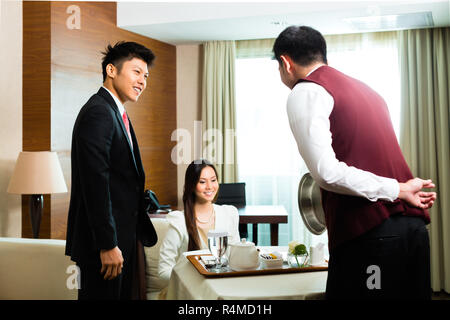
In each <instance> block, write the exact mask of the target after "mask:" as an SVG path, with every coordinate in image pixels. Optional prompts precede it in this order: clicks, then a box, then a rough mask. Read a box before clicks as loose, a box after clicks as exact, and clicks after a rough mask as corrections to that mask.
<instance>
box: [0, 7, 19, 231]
mask: <svg viewBox="0 0 450 320" xmlns="http://www.w3.org/2000/svg"><path fill="white" fill-rule="evenodd" d="M0 43H1V44H2V48H1V50H0V63H1V69H2V72H1V73H0V97H1V100H0V114H1V116H0V237H20V235H21V225H22V222H21V221H22V217H21V198H20V196H19V195H13V194H8V193H7V192H6V189H7V188H8V184H9V180H10V178H11V175H12V172H13V170H14V166H15V162H16V159H17V156H18V155H19V152H20V151H22V98H21V97H22V2H21V1H0Z"/></svg>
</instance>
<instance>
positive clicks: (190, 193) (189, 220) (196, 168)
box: [183, 159, 219, 251]
mask: <svg viewBox="0 0 450 320" xmlns="http://www.w3.org/2000/svg"><path fill="white" fill-rule="evenodd" d="M206 167H211V168H213V170H214V172H215V173H216V177H217V179H219V177H218V176H217V171H216V168H214V165H213V164H212V163H210V162H209V161H207V160H204V159H201V160H194V161H192V162H191V163H190V164H189V166H188V167H187V169H186V175H185V177H184V190H183V205H184V218H185V221H186V229H187V232H188V235H189V243H188V251H192V250H199V249H200V238H199V236H198V231H197V224H196V222H195V212H194V204H195V188H196V187H197V183H198V181H199V180H200V174H201V172H202V170H203V169H204V168H206ZM216 198H217V194H216ZM216 198H214V200H216Z"/></svg>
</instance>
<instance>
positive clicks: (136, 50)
mask: <svg viewBox="0 0 450 320" xmlns="http://www.w3.org/2000/svg"><path fill="white" fill-rule="evenodd" d="M102 54H103V60H102V72H103V81H105V80H106V66H107V65H108V64H110V63H111V64H113V65H114V66H115V67H117V69H118V70H119V72H120V69H121V68H122V63H123V62H124V61H129V60H131V59H133V58H138V59H141V60H142V61H144V62H145V63H147V66H148V67H150V66H151V65H152V63H153V60H154V59H155V55H154V54H153V52H152V51H151V50H150V49H148V48H147V47H144V46H143V45H141V44H139V43H136V42H125V41H119V42H117V43H116V44H115V45H114V46H113V47H112V46H111V45H110V44H109V45H108V47H106V50H105V52H102Z"/></svg>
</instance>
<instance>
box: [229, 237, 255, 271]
mask: <svg viewBox="0 0 450 320" xmlns="http://www.w3.org/2000/svg"><path fill="white" fill-rule="evenodd" d="M229 247H230V255H229V257H228V260H229V265H230V268H231V269H232V270H234V271H244V270H252V269H256V268H258V267H259V252H258V251H257V250H256V247H255V244H254V243H253V242H250V241H248V242H247V239H245V238H243V239H241V242H238V243H234V244H230V245H229Z"/></svg>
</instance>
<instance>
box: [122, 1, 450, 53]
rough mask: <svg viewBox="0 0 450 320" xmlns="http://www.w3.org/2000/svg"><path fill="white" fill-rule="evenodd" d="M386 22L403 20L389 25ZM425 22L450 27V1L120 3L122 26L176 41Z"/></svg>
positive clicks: (376, 28)
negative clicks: (292, 28) (305, 28)
mask: <svg viewBox="0 0 450 320" xmlns="http://www.w3.org/2000/svg"><path fill="white" fill-rule="evenodd" d="M394 15H400V17H395V16H394ZM427 17H428V19H427ZM349 18H363V21H362V22H364V25H365V29H361V25H359V26H355V25H354V24H351V23H350V21H348V20H346V19H349ZM414 18H419V19H418V20H417V19H416V20H414ZM430 18H431V19H430ZM392 19H394V20H392ZM372 20H374V21H375V23H374V21H372ZM387 20H389V21H391V22H392V21H394V22H395V21H397V22H400V23H386V21H387ZM425 20H426V21H428V22H430V21H431V22H432V25H431V26H433V27H440V26H449V25H450V0H416V1H414V0H409V1H406V0H392V1H337V0H335V1H330V0H328V1H322V0H316V1H305V0H296V1H287V2H261V1H247V2H235V1H231V2H217V1H203V2H172V1H167V0H166V2H154V1H142V0H141V1H136V2H134V1H125V0H122V1H119V2H118V4H117V25H118V26H119V27H121V28H123V29H126V30H129V31H132V32H135V33H138V34H141V35H144V36H147V37H149V38H153V39H157V40H160V41H163V42H167V43H170V44H173V45H181V44H198V43H202V42H205V41H212V40H242V39H264V38H276V37H277V36H278V34H279V33H280V32H281V31H282V30H283V29H284V28H285V27H287V26H289V25H293V24H295V25H308V26H311V27H313V28H315V29H317V30H319V31H320V32H322V33H323V34H343V33H358V32H373V31H381V30H399V29H414V28H423V27H424V25H423V22H424V21H425ZM383 21H384V24H383ZM355 22H358V21H355Z"/></svg>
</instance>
